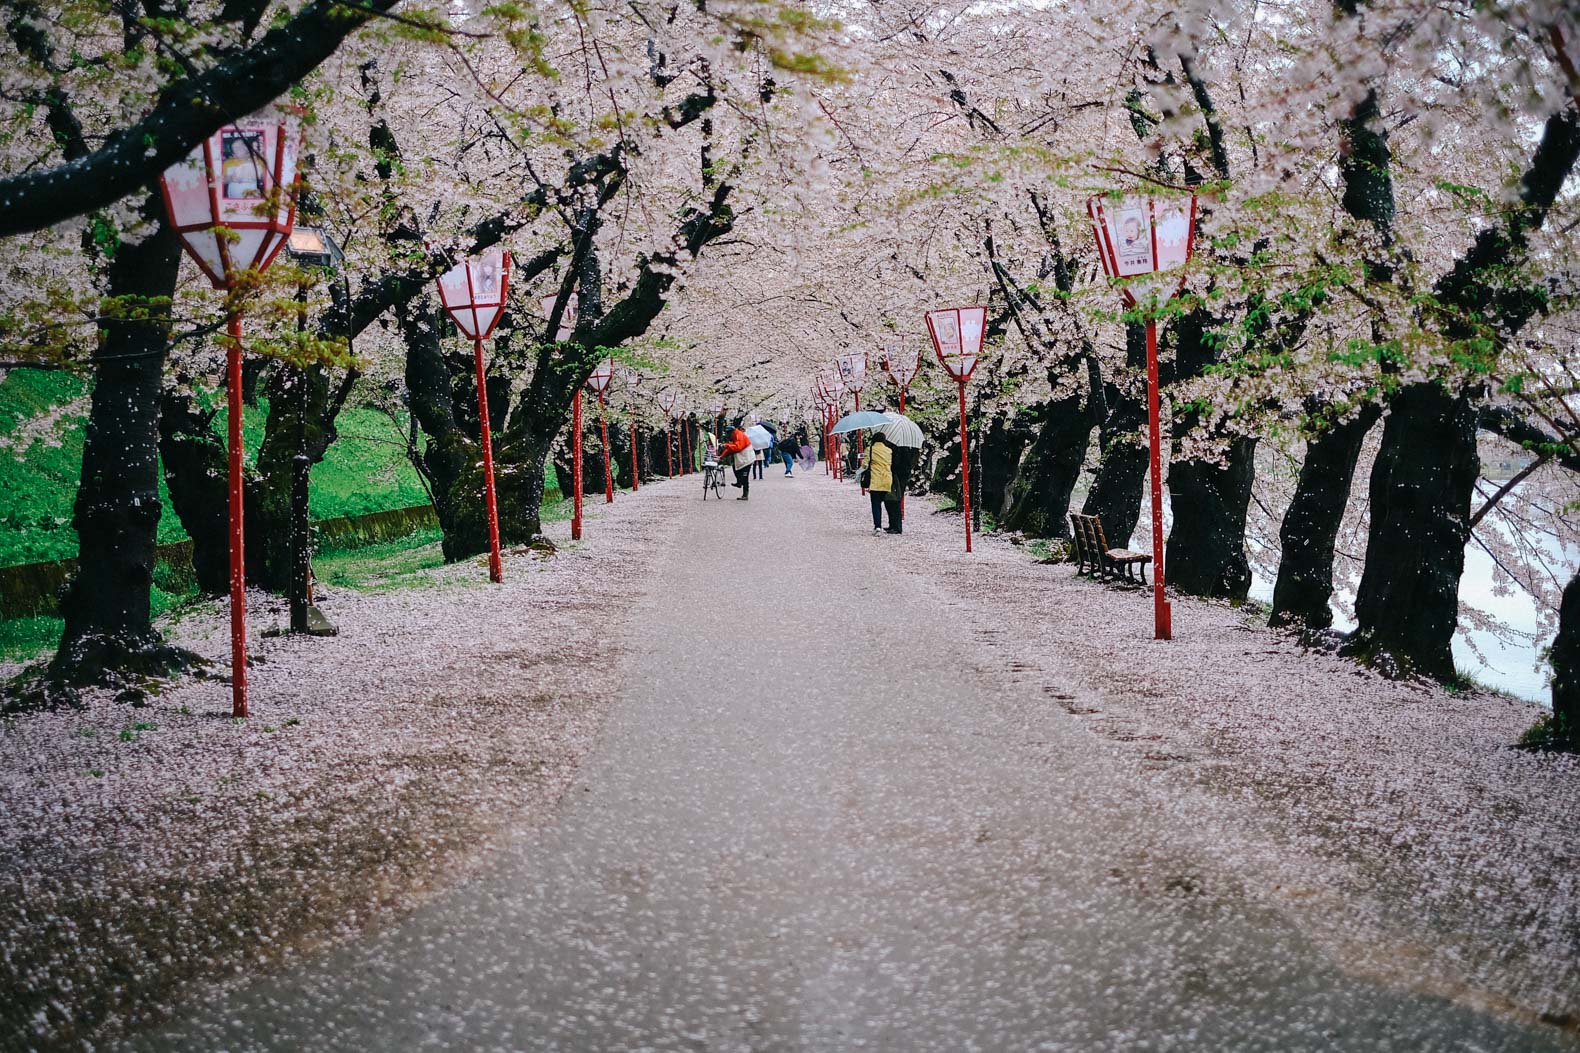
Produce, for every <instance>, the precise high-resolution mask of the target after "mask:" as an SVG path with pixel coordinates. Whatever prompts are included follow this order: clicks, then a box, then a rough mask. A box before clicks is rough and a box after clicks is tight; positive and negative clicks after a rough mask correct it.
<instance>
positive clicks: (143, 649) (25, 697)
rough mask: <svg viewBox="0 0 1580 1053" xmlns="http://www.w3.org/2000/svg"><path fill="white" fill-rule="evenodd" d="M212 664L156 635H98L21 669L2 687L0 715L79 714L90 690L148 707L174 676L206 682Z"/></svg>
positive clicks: (72, 644) (133, 704) (134, 704)
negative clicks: (62, 711) (72, 711)
mask: <svg viewBox="0 0 1580 1053" xmlns="http://www.w3.org/2000/svg"><path fill="white" fill-rule="evenodd" d="M211 667H212V663H210V662H209V660H208V659H206V658H204V657H203V656H202V655H199V654H197V653H195V652H193V651H188V650H186V649H185V648H181V647H175V646H172V645H170V644H167V643H165V642H164V641H163V640H161V639H160V638H159V636H158V635H157V634H148V635H147V636H135V637H129V636H125V635H120V634H96V635H89V636H84V637H81V638H79V639H77V640H74V641H72V642H71V643H70V644H67V645H65V646H63V647H62V648H61V649H60V650H59V651H57V652H56V653H55V657H54V658H53V659H52V660H51V661H50V662H49V663H48V664H47V665H45V664H44V663H39V664H37V665H34V666H31V667H29V668H28V669H26V670H24V671H23V672H22V673H21V674H20V675H18V676H17V677H16V678H14V679H13V680H12V681H11V682H10V683H9V684H6V685H5V686H4V687H3V688H0V713H5V714H15V713H37V712H46V711H51V710H58V709H83V708H85V706H86V703H85V702H84V701H83V698H82V693H83V691H84V690H85V689H88V688H104V689H106V690H110V691H114V692H116V695H115V701H117V702H120V703H123V704H125V705H131V706H144V705H147V704H148V699H149V696H150V695H155V694H158V693H159V691H160V690H161V689H162V688H163V687H164V684H165V682H166V681H168V680H169V679H170V678H172V677H174V676H176V675H178V674H183V673H185V674H188V675H192V676H196V677H199V678H208V677H210V676H212V675H213V674H212V673H211V672H210V669H211Z"/></svg>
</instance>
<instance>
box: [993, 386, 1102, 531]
mask: <svg viewBox="0 0 1580 1053" xmlns="http://www.w3.org/2000/svg"><path fill="white" fill-rule="evenodd" d="M1039 414H1040V417H1041V425H1042V426H1041V427H1040V428H1039V429H1038V430H1037V437H1036V439H1035V440H1033V441H1032V443H1031V447H1030V449H1029V450H1028V451H1027V452H1026V459H1025V460H1024V461H1023V462H1022V463H1021V466H1020V471H1019V473H1018V474H1017V476H1016V478H1015V485H1014V487H1013V492H1012V494H1011V500H1010V507H1009V511H1008V513H1007V514H1006V515H1005V517H1004V520H1003V523H1004V528H1005V529H1006V530H1018V531H1020V532H1021V533H1023V534H1026V535H1027V536H1028V537H1048V538H1067V537H1069V536H1070V519H1069V516H1070V495H1071V494H1072V493H1073V492H1074V491H1075V484H1076V483H1077V482H1079V481H1080V478H1081V467H1082V465H1084V464H1085V463H1086V450H1087V446H1088V445H1089V443H1090V442H1091V436H1092V420H1091V418H1090V416H1088V415H1087V414H1086V413H1085V412H1083V410H1082V408H1081V399H1080V397H1079V396H1077V395H1071V396H1069V397H1067V398H1062V399H1057V400H1055V401H1051V402H1047V403H1044V404H1043V405H1042V407H1040V410H1039Z"/></svg>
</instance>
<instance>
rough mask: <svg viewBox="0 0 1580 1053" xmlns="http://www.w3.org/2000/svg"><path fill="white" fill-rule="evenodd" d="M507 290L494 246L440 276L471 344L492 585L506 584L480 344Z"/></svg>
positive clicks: (503, 264) (504, 261) (443, 297)
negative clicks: (475, 374) (500, 549)
mask: <svg viewBox="0 0 1580 1053" xmlns="http://www.w3.org/2000/svg"><path fill="white" fill-rule="evenodd" d="M509 291H510V253H508V252H506V251H505V250H504V249H502V248H499V247H497V246H496V247H494V248H491V249H485V250H484V251H483V253H482V255H480V256H476V257H473V258H472V259H469V260H466V261H464V262H462V263H460V264H457V265H456V266H454V267H451V268H450V269H449V270H447V271H445V272H444V273H443V274H441V275H439V302H440V303H442V304H444V309H445V310H446V311H447V312H448V313H449V315H450V318H451V320H452V321H454V322H455V327H456V328H457V329H459V330H460V331H461V335H462V336H465V337H466V338H467V339H469V340H471V341H472V358H473V363H474V365H475V367H476V370H477V425H478V433H479V434H480V436H481V437H482V442H483V496H484V501H485V503H486V505H487V507H488V577H489V580H491V581H493V582H495V583H498V582H502V581H504V580H505V568H504V564H503V562H502V561H501V559H500V556H499V501H498V498H497V497H496V495H495V492H494V441H493V437H492V436H491V435H490V434H489V427H488V385H487V374H486V371H485V370H484V368H483V341H484V340H487V339H488V338H489V337H490V336H492V335H493V333H494V327H495V326H497V325H498V324H499V319H500V317H501V316H502V315H503V314H504V313H505V297H506V295H507V294H508V293H509Z"/></svg>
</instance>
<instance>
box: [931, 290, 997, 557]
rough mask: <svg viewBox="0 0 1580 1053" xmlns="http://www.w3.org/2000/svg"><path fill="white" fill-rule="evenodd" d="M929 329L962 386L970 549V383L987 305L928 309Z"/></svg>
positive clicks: (963, 498) (963, 502)
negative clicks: (967, 387)
mask: <svg viewBox="0 0 1580 1053" xmlns="http://www.w3.org/2000/svg"><path fill="white" fill-rule="evenodd" d="M927 332H928V334H929V335H930V336H932V338H933V351H934V353H935V354H937V355H938V361H939V362H941V363H943V367H944V370H945V372H947V373H948V374H949V375H950V376H951V377H953V378H954V381H955V384H956V385H957V386H958V387H959V388H960V507H961V510H962V511H963V512H965V521H966V551H967V552H970V551H971V460H970V458H969V457H968V456H967V451H966V442H967V438H966V383H967V382H968V381H969V380H970V379H971V374H973V373H975V372H976V368H977V362H978V361H979V360H980V359H981V357H982V337H983V334H984V333H986V332H987V308H986V307H943V308H940V309H938V310H936V311H928V312H927Z"/></svg>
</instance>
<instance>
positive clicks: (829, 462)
mask: <svg viewBox="0 0 1580 1053" xmlns="http://www.w3.org/2000/svg"><path fill="white" fill-rule="evenodd" d="M833 471H834V455H833V453H832V452H830V450H829V446H828V407H827V406H824V407H823V474H824V475H828V474H830V473H831V472H833Z"/></svg>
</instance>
